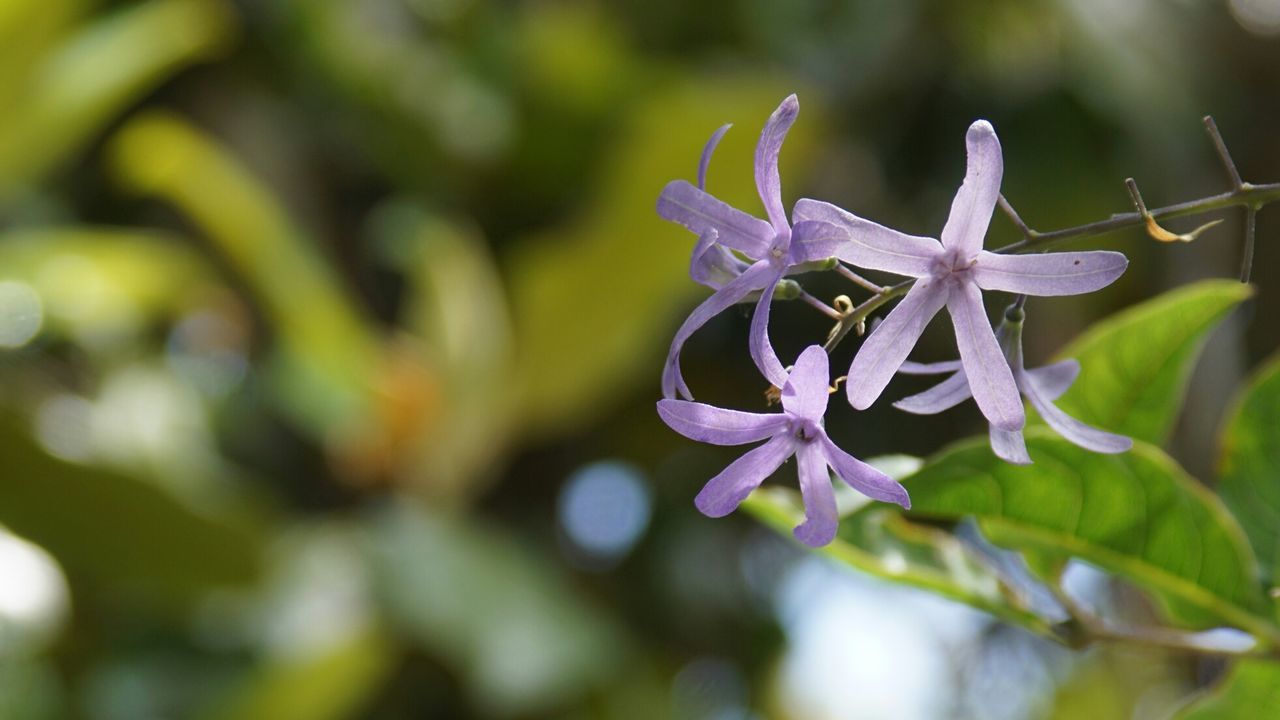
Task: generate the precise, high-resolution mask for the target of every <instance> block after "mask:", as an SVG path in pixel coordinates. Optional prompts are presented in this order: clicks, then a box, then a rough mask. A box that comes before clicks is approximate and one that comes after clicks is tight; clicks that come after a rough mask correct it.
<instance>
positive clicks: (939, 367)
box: [898, 360, 960, 375]
mask: <svg viewBox="0 0 1280 720" xmlns="http://www.w3.org/2000/svg"><path fill="white" fill-rule="evenodd" d="M959 369H960V361H959V360H943V361H942V362H933V363H918V362H911V361H910V360H908V361H906V362H904V363H902V367H899V368H898V373H899V374H901V375H944V374H946V373H952V372H955V371H957V370H959Z"/></svg>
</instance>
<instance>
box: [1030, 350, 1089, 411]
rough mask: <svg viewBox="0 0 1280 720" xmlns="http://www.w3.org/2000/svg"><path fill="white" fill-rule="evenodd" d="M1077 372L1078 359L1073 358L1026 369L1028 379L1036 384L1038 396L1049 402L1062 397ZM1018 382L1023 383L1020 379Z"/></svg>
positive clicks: (1078, 369) (1073, 380) (1078, 367)
mask: <svg viewBox="0 0 1280 720" xmlns="http://www.w3.org/2000/svg"><path fill="white" fill-rule="evenodd" d="M1079 374H1080V361H1079V360H1075V359H1074V358H1069V359H1067V360H1063V361H1062V362H1056V363H1054V364H1052V365H1045V366H1044V367H1038V368H1035V369H1034V370H1027V371H1026V375H1027V377H1028V378H1029V379H1030V381H1031V382H1034V383H1035V384H1036V390H1037V391H1038V392H1039V393H1040V396H1041V397H1043V398H1044V399H1045V400H1048V401H1050V402H1052V401H1054V400H1057V399H1058V398H1060V397H1062V394H1063V393H1065V392H1066V391H1067V390H1068V389H1069V388H1070V387H1071V383H1073V382H1075V381H1076V376H1077V375H1079ZM1019 384H1020V385H1021V384H1023V383H1022V382H1021V381H1020V382H1019Z"/></svg>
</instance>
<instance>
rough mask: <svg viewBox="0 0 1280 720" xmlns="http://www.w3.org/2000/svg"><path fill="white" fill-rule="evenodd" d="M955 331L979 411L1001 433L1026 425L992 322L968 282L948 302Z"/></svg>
mask: <svg viewBox="0 0 1280 720" xmlns="http://www.w3.org/2000/svg"><path fill="white" fill-rule="evenodd" d="M947 310H948V311H950V313H951V323H952V325H954V326H955V329H956V346H957V347H958V348H959V349H960V362H961V363H963V364H964V373H965V375H967V376H968V377H969V389H970V390H971V391H972V392H973V399H974V401H976V402H977V403H978V409H980V410H982V414H983V415H985V416H986V418H987V420H988V421H990V422H991V424H992V425H995V426H996V427H997V428H999V429H1001V430H1018V429H1020V428H1021V427H1022V426H1023V425H1024V424H1026V414H1025V413H1024V412H1023V410H1022V398H1021V397H1020V396H1019V395H1018V386H1017V385H1016V384H1015V383H1014V381H1013V371H1012V370H1010V369H1009V363H1008V362H1007V361H1006V360H1005V357H1004V353H1002V352H1001V351H1000V345H999V344H998V343H997V342H996V335H995V332H993V331H992V330H991V321H990V320H988V319H987V311H986V309H985V308H984V307H983V306H982V292H981V291H980V290H978V286H977V285H974V284H973V283H971V282H965V283H961V284H960V286H959V287H957V288H956V289H955V290H954V291H953V292H952V293H951V298H950V299H949V300H948V301H947Z"/></svg>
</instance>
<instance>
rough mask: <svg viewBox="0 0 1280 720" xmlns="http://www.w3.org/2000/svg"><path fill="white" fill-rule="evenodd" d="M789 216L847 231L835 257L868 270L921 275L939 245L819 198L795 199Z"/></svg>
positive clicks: (913, 275) (939, 248)
mask: <svg viewBox="0 0 1280 720" xmlns="http://www.w3.org/2000/svg"><path fill="white" fill-rule="evenodd" d="M793 215H794V217H793V219H794V220H795V221H796V224H797V225H799V223H801V222H803V221H818V222H825V223H829V224H831V225H835V226H837V227H842V228H844V229H846V230H848V231H849V241H848V242H846V243H845V244H844V245H843V246H842V247H841V248H840V253H839V254H838V255H836V257H838V258H840V259H841V260H844V261H845V262H847V263H850V264H851V265H856V266H858V267H860V268H866V269H868V270H883V271H885V272H891V273H894V274H897V275H908V276H910V277H924V276H926V275H928V274H929V268H930V267H931V265H932V264H933V259H934V258H935V257H936V256H937V255H938V254H939V253H940V252H942V246H941V245H939V244H938V241H937V240H934V239H933V238H927V237H920V236H917V235H907V234H905V233H900V232H898V231H897V230H891V229H889V228H887V227H885V226H883V225H878V224H876V223H873V222H871V221H870V220H865V219H863V218H860V217H858V216H857V215H854V214H853V213H851V212H848V211H846V210H842V209H840V208H838V207H836V206H835V205H832V204H831V203H827V202H822V201H821V200H810V199H807V198H805V199H802V200H800V201H798V202H797V203H796V209H795V213H794V214H793Z"/></svg>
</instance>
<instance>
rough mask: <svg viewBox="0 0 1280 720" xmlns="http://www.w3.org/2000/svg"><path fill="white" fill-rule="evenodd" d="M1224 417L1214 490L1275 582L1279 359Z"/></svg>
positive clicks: (1278, 571)
mask: <svg viewBox="0 0 1280 720" xmlns="http://www.w3.org/2000/svg"><path fill="white" fill-rule="evenodd" d="M1227 417H1228V420H1227V423H1226V426H1225V430H1224V432H1223V436H1222V461H1221V466H1220V471H1219V478H1220V481H1219V485H1218V494H1219V495H1221V496H1222V500H1223V502H1225V503H1226V504H1227V507H1229V508H1231V510H1232V512H1234V513H1235V515H1236V519H1238V520H1239V521H1240V524H1241V525H1242V526H1243V527H1244V531H1245V532H1246V533H1248V535H1249V540H1250V541H1251V542H1252V543H1253V550H1254V552H1256V553H1257V554H1258V560H1259V562H1260V563H1261V564H1262V571H1263V574H1264V575H1265V576H1266V577H1268V578H1270V580H1271V582H1272V583H1274V582H1275V581H1276V579H1277V578H1280V358H1275V359H1272V360H1271V362H1269V363H1267V364H1266V365H1264V366H1263V367H1262V368H1261V369H1260V370H1259V371H1258V372H1257V374H1255V375H1254V376H1253V378H1252V379H1251V380H1250V381H1249V382H1248V383H1247V385H1246V387H1245V389H1244V392H1243V394H1242V396H1241V397H1240V398H1239V399H1238V400H1237V401H1236V405H1235V409H1234V410H1233V411H1232V412H1231V413H1229V414H1228V416H1227Z"/></svg>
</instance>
